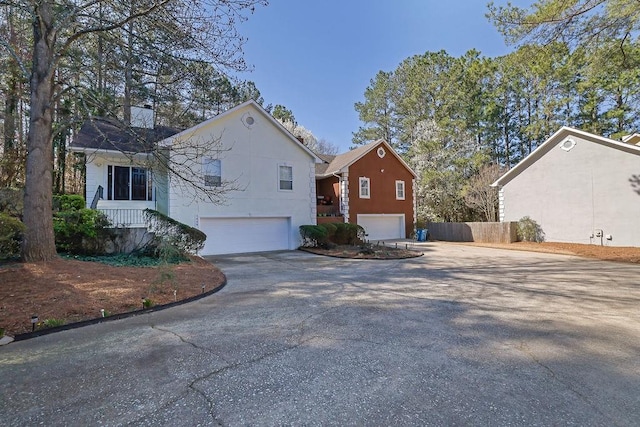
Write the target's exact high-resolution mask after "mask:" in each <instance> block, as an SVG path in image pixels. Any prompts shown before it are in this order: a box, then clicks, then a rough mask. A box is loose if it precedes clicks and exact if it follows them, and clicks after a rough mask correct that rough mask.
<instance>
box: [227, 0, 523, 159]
mask: <svg viewBox="0 0 640 427" xmlns="http://www.w3.org/2000/svg"><path fill="white" fill-rule="evenodd" d="M494 3H496V4H504V3H506V1H504V2H503V1H494ZM514 3H517V4H523V3H524V4H529V3H531V2H525V1H516V2H514ZM486 4H487V2H486V1H484V0H368V1H367V0H270V4H269V6H267V7H258V8H256V10H255V12H254V13H253V14H252V15H250V16H249V19H248V20H247V22H244V23H242V24H241V25H239V27H238V29H239V31H240V32H241V34H242V35H243V36H244V37H245V38H247V41H246V44H245V46H244V58H245V60H246V62H247V63H248V64H249V65H250V66H252V67H253V71H252V72H250V73H244V74H242V75H240V77H241V78H242V79H247V80H252V81H254V82H255V83H256V85H257V87H258V89H259V90H260V91H261V93H262V96H263V97H264V99H265V104H268V103H272V104H274V105H275V104H282V105H284V106H285V107H287V108H289V109H290V110H291V111H293V114H294V115H295V117H296V120H297V122H298V123H299V124H301V125H303V126H304V127H306V128H307V129H309V130H310V131H311V132H313V134H314V135H315V136H316V137H317V138H319V139H326V140H327V141H329V142H331V143H333V144H334V145H337V146H338V147H339V150H340V152H344V151H346V150H348V149H349V147H350V146H351V137H352V133H353V132H355V131H356V130H357V129H358V127H359V126H361V122H360V120H359V119H358V113H357V112H356V111H355V108H354V104H355V103H356V102H359V101H363V100H364V91H365V89H366V87H367V86H368V85H369V83H370V80H371V79H372V78H373V77H375V75H376V73H377V72H378V71H380V70H384V71H392V70H394V69H395V68H396V67H397V66H398V65H399V64H400V62H401V61H402V60H404V59H405V58H407V57H409V56H412V55H416V54H422V53H424V52H427V51H439V50H446V51H447V52H448V53H449V54H450V55H452V56H460V55H462V54H464V53H465V52H466V51H468V50H470V49H477V50H479V51H480V52H481V53H482V54H483V55H484V56H490V57H494V56H499V55H504V54H507V53H509V52H510V51H511V50H512V48H511V47H508V46H506V45H505V43H504V40H503V38H502V36H501V35H500V34H499V33H498V32H497V31H496V29H495V28H494V27H493V25H492V24H491V23H490V22H489V21H488V20H487V18H486V17H485V13H486V11H487V6H486Z"/></svg>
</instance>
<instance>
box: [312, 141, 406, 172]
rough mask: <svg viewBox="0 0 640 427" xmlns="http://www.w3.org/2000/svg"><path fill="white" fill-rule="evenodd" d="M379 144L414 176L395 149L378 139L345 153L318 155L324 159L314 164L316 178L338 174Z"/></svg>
mask: <svg viewBox="0 0 640 427" xmlns="http://www.w3.org/2000/svg"><path fill="white" fill-rule="evenodd" d="M380 144H383V145H384V146H385V148H386V149H387V151H388V152H389V153H391V154H393V156H394V157H395V158H396V159H398V161H400V163H402V165H403V166H404V167H405V168H407V170H408V171H409V172H410V173H411V175H413V176H414V177H416V176H417V175H416V174H415V172H414V171H413V170H412V169H411V168H410V167H409V165H408V164H407V163H406V162H405V161H404V160H403V159H402V157H400V156H399V155H398V153H396V151H395V150H394V149H393V148H392V147H391V146H390V145H389V143H388V142H387V141H385V140H384V139H378V140H377V141H373V142H370V143H368V144H365V145H361V146H360V147H358V148H354V149H353V150H350V151H347V152H346V153H343V154H339V155H337V156H329V155H319V157H321V158H322V160H324V161H325V163H324V164H320V165H316V178H326V177H328V176H331V175H333V174H338V173H342V172H344V169H346V168H348V167H349V166H351V165H352V164H353V163H355V162H357V161H358V160H360V159H361V158H362V157H364V156H365V155H366V154H367V153H369V152H370V151H371V150H373V149H374V148H376V147H378V146H379V145H380Z"/></svg>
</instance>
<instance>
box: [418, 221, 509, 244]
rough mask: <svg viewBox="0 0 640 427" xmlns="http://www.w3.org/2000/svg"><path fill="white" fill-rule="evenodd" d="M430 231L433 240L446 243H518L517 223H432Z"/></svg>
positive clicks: (429, 225)
mask: <svg viewBox="0 0 640 427" xmlns="http://www.w3.org/2000/svg"><path fill="white" fill-rule="evenodd" d="M428 229H429V236H430V238H431V239H433V240H442V241H445V242H482V243H512V242H516V241H518V232H517V230H518V223H517V222H430V223H429V224H428Z"/></svg>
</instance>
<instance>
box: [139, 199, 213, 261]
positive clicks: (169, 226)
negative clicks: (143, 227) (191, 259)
mask: <svg viewBox="0 0 640 427" xmlns="http://www.w3.org/2000/svg"><path fill="white" fill-rule="evenodd" d="M144 216H145V219H146V220H147V224H148V225H149V228H150V229H151V230H153V232H154V233H155V238H154V239H153V241H152V242H151V243H150V245H151V248H150V249H152V251H153V252H154V253H155V255H156V256H158V257H160V258H166V259H174V258H180V257H183V256H185V255H187V254H189V253H195V252H197V251H199V250H200V249H202V248H203V247H204V241H205V240H207V235H206V234H205V233H203V232H202V231H200V230H198V229H197V228H194V227H190V226H188V225H187V224H183V223H181V222H179V221H176V220H175V219H173V218H170V217H168V216H166V215H164V214H162V213H160V212H158V211H156V210H153V209H145V210H144Z"/></svg>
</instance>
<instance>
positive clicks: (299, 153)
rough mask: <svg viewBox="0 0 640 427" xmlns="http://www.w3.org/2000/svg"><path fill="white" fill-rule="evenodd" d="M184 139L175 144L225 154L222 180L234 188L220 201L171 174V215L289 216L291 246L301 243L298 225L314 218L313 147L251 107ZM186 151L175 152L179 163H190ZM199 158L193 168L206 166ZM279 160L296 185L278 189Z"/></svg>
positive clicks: (186, 218)
mask: <svg viewBox="0 0 640 427" xmlns="http://www.w3.org/2000/svg"><path fill="white" fill-rule="evenodd" d="M247 113H248V114H250V115H251V117H252V118H253V119H254V122H253V124H252V125H251V126H246V124H245V123H244V122H243V117H246V116H245V115H246V114H247ZM181 138H182V139H181V140H177V141H173V144H177V146H178V147H189V146H190V145H193V144H197V145H202V146H203V147H205V148H206V147H208V148H209V150H208V152H205V154H204V155H205V156H210V157H216V158H219V159H220V165H221V175H222V181H223V182H226V183H228V184H227V185H229V186H230V187H233V188H234V189H233V190H231V191H229V192H227V193H226V194H224V195H223V197H222V198H223V200H222V202H221V203H217V204H215V203H211V202H209V201H207V200H206V199H205V200H203V197H202V196H203V195H202V194H196V193H195V192H194V191H193V188H192V189H191V190H189V189H188V187H189V186H188V184H187V185H185V183H184V182H180V181H179V179H178V178H176V177H172V178H171V182H170V197H169V215H170V216H171V217H172V218H174V219H176V220H178V221H181V222H183V223H185V224H188V225H192V226H195V227H198V219H199V218H212V217H227V218H250V217H256V218H258V217H260V218H265V217H287V218H290V223H291V230H290V239H289V241H290V242H291V247H290V249H295V248H296V247H297V246H299V244H300V237H299V232H298V227H299V226H300V225H304V224H314V223H315V179H314V170H315V168H314V159H313V157H312V156H311V155H310V154H309V153H308V152H306V151H305V150H304V149H302V148H301V147H300V146H298V145H297V144H296V143H294V142H292V141H291V139H290V138H289V137H288V136H287V135H286V134H285V133H283V132H282V131H281V130H280V129H279V128H277V127H276V126H274V124H273V123H272V122H271V121H270V120H269V119H267V118H266V117H265V116H264V115H262V114H261V113H260V112H258V111H257V110H255V109H254V108H253V107H251V106H247V107H246V108H244V109H240V110H238V111H236V112H235V113H233V114H228V115H226V116H225V117H224V119H220V120H216V121H213V122H210V123H209V124H208V125H207V126H203V127H201V128H199V129H198V130H197V133H195V134H186V135H182V137H181ZM182 151H183V150H182V149H178V150H174V151H173V152H172V156H171V162H172V164H173V165H174V166H175V167H178V168H180V167H181V166H180V165H181V164H184V162H185V156H184V155H182V154H181V152H182ZM187 151H188V150H187ZM200 158H201V157H200ZM198 162H200V160H198V161H197V162H196V163H194V164H192V165H190V167H191V168H193V170H198V169H199V168H201V165H200V164H198ZM280 165H285V166H290V167H291V168H292V172H293V189H292V190H280V189H279V175H278V171H279V166H280ZM208 238H215V236H208Z"/></svg>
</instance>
